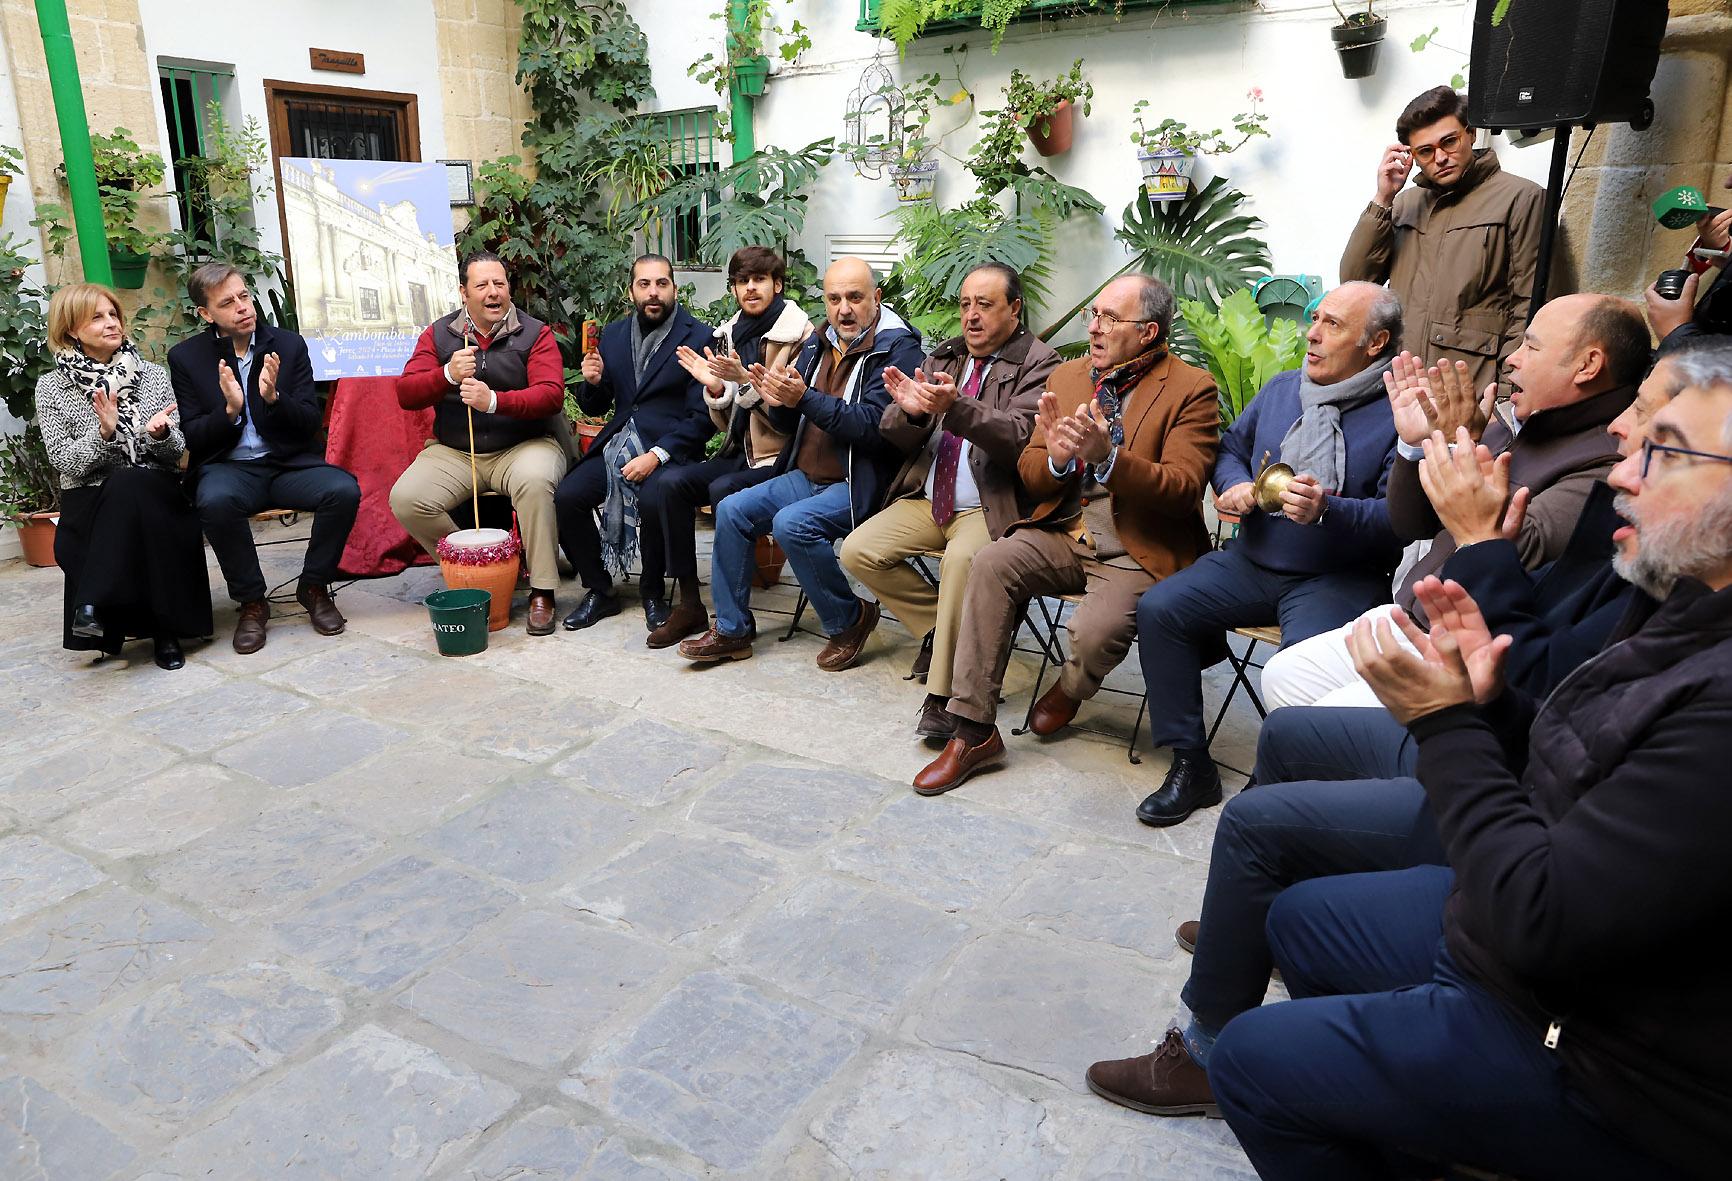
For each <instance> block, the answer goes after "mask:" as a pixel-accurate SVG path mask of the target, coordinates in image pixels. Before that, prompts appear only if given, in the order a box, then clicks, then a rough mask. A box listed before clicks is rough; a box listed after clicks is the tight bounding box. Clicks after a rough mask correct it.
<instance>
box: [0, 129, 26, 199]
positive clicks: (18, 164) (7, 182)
mask: <svg viewBox="0 0 1732 1181" xmlns="http://www.w3.org/2000/svg"><path fill="white" fill-rule="evenodd" d="M22 175H24V157H23V156H22V155H21V154H20V153H19V151H18V149H17V148H15V147H13V146H12V145H11V144H0V214H3V213H4V211H5V208H6V190H7V189H10V188H11V187H12V178H13V177H15V176H22Z"/></svg>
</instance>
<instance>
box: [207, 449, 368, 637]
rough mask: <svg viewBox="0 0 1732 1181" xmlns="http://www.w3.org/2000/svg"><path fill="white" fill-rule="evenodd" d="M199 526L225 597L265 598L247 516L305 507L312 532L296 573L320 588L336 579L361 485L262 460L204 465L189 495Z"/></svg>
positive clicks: (324, 467)
mask: <svg viewBox="0 0 1732 1181" xmlns="http://www.w3.org/2000/svg"><path fill="white" fill-rule="evenodd" d="M194 499H195V502H196V504H197V505H198V516H199V521H200V523H201V524H203V526H204V535H205V536H206V537H207V538H209V539H210V547H211V549H212V550H213V551H215V553H216V557H217V564H218V565H219V566H221V567H222V571H223V579H224V580H225V581H226V582H227V583H228V588H229V598H231V599H233V600H234V601H235V602H237V603H251V602H255V601H257V600H259V599H262V598H264V597H265V576H264V572H263V571H262V570H261V569H260V568H259V551H258V550H257V549H255V548H254V547H253V527H252V521H251V517H252V515H253V514H254V513H261V512H264V511H265V510H266V509H271V508H292V509H311V510H312V512H313V531H312V533H311V535H310V536H309V537H308V538H307V556H306V560H305V562H304V563H303V565H302V567H301V578H302V580H303V581H305V582H316V583H319V584H321V585H323V584H326V583H329V582H330V581H331V580H332V579H334V578H336V576H337V566H338V565H339V564H340V563H341V562H342V560H343V547H344V546H346V545H347V544H348V543H349V530H350V529H352V528H353V527H354V525H355V513H356V512H357V511H358V510H359V509H360V507H361V485H360V484H358V483H356V481H355V477H354V476H352V475H350V474H349V473H348V472H346V471H344V470H343V469H342V468H340V467H333V466H332V465H331V464H328V463H316V464H311V465H308V466H306V467H286V466H284V465H282V464H279V463H278V462H277V461H275V460H274V459H272V458H270V457H269V456H265V457H263V458H261V459H251V460H244V461H236V462H221V463H207V464H205V465H204V466H203V467H201V468H199V470H198V491H197V493H196V494H195V497H194Z"/></svg>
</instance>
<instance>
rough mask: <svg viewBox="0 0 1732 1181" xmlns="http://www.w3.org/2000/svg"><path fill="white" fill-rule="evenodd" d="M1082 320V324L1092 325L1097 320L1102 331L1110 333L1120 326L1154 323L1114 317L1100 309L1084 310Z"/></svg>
mask: <svg viewBox="0 0 1732 1181" xmlns="http://www.w3.org/2000/svg"><path fill="white" fill-rule="evenodd" d="M1082 318H1083V323H1084V324H1093V323H1094V322H1095V321H1097V320H1099V321H1100V325H1101V327H1102V328H1103V329H1105V330H1106V331H1107V332H1111V331H1112V330H1113V329H1115V328H1117V327H1118V326H1119V325H1120V324H1153V323H1154V321H1153V320H1127V319H1125V318H1124V317H1123V316H1115V315H1113V314H1112V313H1111V312H1108V311H1104V310H1102V309H1101V308H1087V309H1085V310H1084V311H1083V314H1082Z"/></svg>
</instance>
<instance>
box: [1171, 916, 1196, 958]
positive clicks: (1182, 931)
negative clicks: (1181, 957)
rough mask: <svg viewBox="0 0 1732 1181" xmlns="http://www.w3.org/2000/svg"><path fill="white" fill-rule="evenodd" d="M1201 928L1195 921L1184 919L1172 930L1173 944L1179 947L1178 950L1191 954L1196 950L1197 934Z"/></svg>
mask: <svg viewBox="0 0 1732 1181" xmlns="http://www.w3.org/2000/svg"><path fill="white" fill-rule="evenodd" d="M1202 927H1203V924H1202V923H1199V922H1198V921H1197V920H1196V919H1186V920H1185V921H1184V922H1182V923H1180V924H1179V925H1178V926H1177V927H1175V928H1174V929H1173V942H1174V943H1177V944H1178V945H1179V950H1181V951H1188V952H1192V953H1193V954H1194V953H1195V952H1196V950H1197V932H1198V931H1200V930H1201V929H1202Z"/></svg>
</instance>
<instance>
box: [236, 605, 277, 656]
mask: <svg viewBox="0 0 1732 1181" xmlns="http://www.w3.org/2000/svg"><path fill="white" fill-rule="evenodd" d="M270 617H271V605H270V604H269V603H267V602H265V600H263V599H254V600H253V601H252V602H250V603H242V604H241V617H240V619H239V620H238V621H236V623H235V651H236V652H239V653H240V654H241V655H242V656H251V655H252V654H253V653H254V652H257V651H258V650H259V649H260V648H263V647H264V646H265V623H266V621H268V620H269V619H270Z"/></svg>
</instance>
